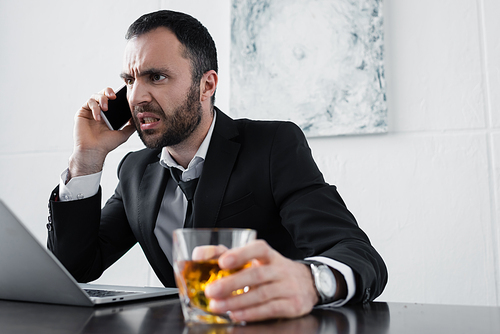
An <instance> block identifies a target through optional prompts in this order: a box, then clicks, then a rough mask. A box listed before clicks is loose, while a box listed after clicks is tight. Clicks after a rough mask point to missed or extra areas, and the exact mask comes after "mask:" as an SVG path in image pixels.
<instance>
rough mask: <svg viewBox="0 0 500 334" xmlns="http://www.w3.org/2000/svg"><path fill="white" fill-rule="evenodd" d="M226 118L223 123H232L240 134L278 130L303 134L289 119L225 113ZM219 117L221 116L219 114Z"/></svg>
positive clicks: (258, 133) (274, 131)
mask: <svg viewBox="0 0 500 334" xmlns="http://www.w3.org/2000/svg"><path fill="white" fill-rule="evenodd" d="M224 116H225V117H224V118H225V120H224V121H222V123H228V122H230V123H232V124H233V125H234V126H235V127H236V129H237V131H238V133H239V134H240V135H252V134H255V135H258V136H263V135H264V136H265V135H266V134H267V135H275V134H276V133H277V132H280V133H282V134H286V133H297V134H299V135H302V130H301V129H300V128H299V126H298V125H297V124H295V123H293V122H291V121H287V120H258V119H250V118H234V119H233V118H231V117H229V116H227V115H224ZM218 117H219V116H218Z"/></svg>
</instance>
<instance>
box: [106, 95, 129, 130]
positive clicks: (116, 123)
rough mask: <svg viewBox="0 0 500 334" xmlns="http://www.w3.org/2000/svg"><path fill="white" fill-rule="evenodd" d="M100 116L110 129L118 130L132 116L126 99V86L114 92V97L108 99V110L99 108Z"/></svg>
mask: <svg viewBox="0 0 500 334" xmlns="http://www.w3.org/2000/svg"><path fill="white" fill-rule="evenodd" d="M101 117H102V119H103V120H104V122H106V125H107V126H108V127H109V128H110V129H111V130H120V129H121V128H122V127H123V126H124V125H125V124H127V122H128V120H129V119H130V118H131V117H132V112H131V111H130V106H129V105H128V101H127V86H123V87H122V88H120V89H119V90H118V92H116V99H114V100H108V110H107V111H104V112H103V111H102V110H101Z"/></svg>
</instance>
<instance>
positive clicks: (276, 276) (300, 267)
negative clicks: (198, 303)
mask: <svg viewBox="0 0 500 334" xmlns="http://www.w3.org/2000/svg"><path fill="white" fill-rule="evenodd" d="M250 261H251V262H252V266H251V267H250V268H246V269H244V270H241V271H239V272H237V273H235V274H232V275H230V276H227V277H224V278H221V279H219V280H217V281H215V282H214V283H212V284H210V285H209V286H207V288H206V289H205V295H206V296H207V297H208V298H210V299H211V301H210V310H211V311H212V312H214V313H223V312H227V311H231V318H232V319H233V320H235V321H259V320H265V319H273V318H294V317H299V316H302V315H304V314H307V313H309V312H310V311H311V310H312V308H313V306H314V305H315V304H316V303H317V302H318V296H317V294H316V289H315V287H314V282H313V278H312V275H311V271H310V270H309V268H308V267H307V266H305V265H304V264H302V263H298V262H295V261H292V260H290V259H287V258H285V257H283V256H282V255H281V254H280V253H278V252H277V251H275V250H274V249H272V248H271V247H270V246H269V245H268V244H267V243H266V242H265V241H263V240H256V241H254V242H251V243H250V244H248V245H246V246H244V247H241V248H236V249H231V250H228V251H227V252H225V253H224V254H223V255H221V257H220V258H219V266H220V267H221V268H223V269H234V268H238V267H242V266H244V265H245V264H246V263H248V262H250ZM247 286H248V287H250V289H249V291H248V292H246V293H243V294H240V295H233V291H236V290H238V289H243V288H244V287H247Z"/></svg>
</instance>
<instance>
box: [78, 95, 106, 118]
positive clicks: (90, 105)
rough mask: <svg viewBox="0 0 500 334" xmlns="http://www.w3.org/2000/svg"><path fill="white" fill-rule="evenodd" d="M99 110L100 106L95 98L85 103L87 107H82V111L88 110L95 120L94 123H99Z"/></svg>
mask: <svg viewBox="0 0 500 334" xmlns="http://www.w3.org/2000/svg"><path fill="white" fill-rule="evenodd" d="M101 108H102V106H101V105H100V103H99V102H98V101H97V100H96V99H95V98H91V99H90V100H88V101H87V105H86V106H84V108H83V109H87V110H90V112H91V113H92V118H93V119H95V120H96V121H100V120H101Z"/></svg>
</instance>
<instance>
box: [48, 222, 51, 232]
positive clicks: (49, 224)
mask: <svg viewBox="0 0 500 334" xmlns="http://www.w3.org/2000/svg"><path fill="white" fill-rule="evenodd" d="M47 230H49V232H51V231H52V223H48V224H47Z"/></svg>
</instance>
